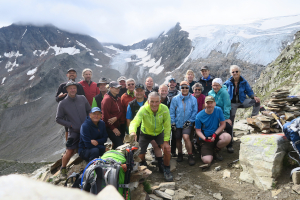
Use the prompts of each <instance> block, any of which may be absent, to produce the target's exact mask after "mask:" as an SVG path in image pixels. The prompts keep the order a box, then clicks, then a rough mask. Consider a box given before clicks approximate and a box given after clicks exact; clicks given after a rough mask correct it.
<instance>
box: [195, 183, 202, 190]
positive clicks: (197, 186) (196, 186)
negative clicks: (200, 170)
mask: <svg viewBox="0 0 300 200" xmlns="http://www.w3.org/2000/svg"><path fill="white" fill-rule="evenodd" d="M194 187H195V188H197V189H200V190H201V189H202V187H201V186H200V185H196V184H194Z"/></svg>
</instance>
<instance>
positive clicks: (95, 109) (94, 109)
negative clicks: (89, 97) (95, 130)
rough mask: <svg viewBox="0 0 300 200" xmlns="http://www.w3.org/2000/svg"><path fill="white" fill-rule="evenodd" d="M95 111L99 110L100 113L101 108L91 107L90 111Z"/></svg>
mask: <svg viewBox="0 0 300 200" xmlns="http://www.w3.org/2000/svg"><path fill="white" fill-rule="evenodd" d="M97 111H99V112H101V113H102V111H101V109H100V108H98V107H94V108H92V110H91V113H94V112H97Z"/></svg>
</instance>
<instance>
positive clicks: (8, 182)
mask: <svg viewBox="0 0 300 200" xmlns="http://www.w3.org/2000/svg"><path fill="white" fill-rule="evenodd" d="M0 188H1V192H0V199H1V200H5V199H56V200H60V199H61V200H73V199H78V200H81V199H82V200H83V199H89V200H97V199H98V200H102V199H103V200H104V199H114V200H121V199H123V197H122V196H121V195H120V193H119V192H118V191H117V190H116V189H115V188H114V187H113V186H107V187H106V188H104V189H103V191H101V193H99V194H98V196H96V195H92V194H90V193H87V192H83V191H81V190H79V189H75V188H66V187H59V186H55V185H52V184H49V183H44V182H41V181H37V180H34V179H30V178H28V177H25V176H22V175H15V174H13V175H8V176H2V177H0ZM16 190H17V191H18V192H16Z"/></svg>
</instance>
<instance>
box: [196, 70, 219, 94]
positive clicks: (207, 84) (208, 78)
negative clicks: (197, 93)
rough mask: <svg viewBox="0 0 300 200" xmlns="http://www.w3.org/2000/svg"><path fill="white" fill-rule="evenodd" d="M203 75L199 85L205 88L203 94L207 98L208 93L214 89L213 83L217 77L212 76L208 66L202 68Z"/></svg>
mask: <svg viewBox="0 0 300 200" xmlns="http://www.w3.org/2000/svg"><path fill="white" fill-rule="evenodd" d="M200 72H201V75H202V77H201V78H200V80H199V81H198V82H199V83H201V84H202V86H203V88H204V89H203V91H202V94H204V95H205V96H207V95H208V92H209V91H210V90H211V88H212V86H211V85H212V81H213V79H214V78H215V77H213V76H212V75H210V74H209V73H210V71H209V68H208V67H207V66H203V67H201V71H200Z"/></svg>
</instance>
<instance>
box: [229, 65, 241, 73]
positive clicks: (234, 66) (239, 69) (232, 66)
mask: <svg viewBox="0 0 300 200" xmlns="http://www.w3.org/2000/svg"><path fill="white" fill-rule="evenodd" d="M233 69H238V71H239V72H240V71H241V68H240V67H239V66H237V65H231V66H230V69H229V73H230V74H231V71H232V70H233Z"/></svg>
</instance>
